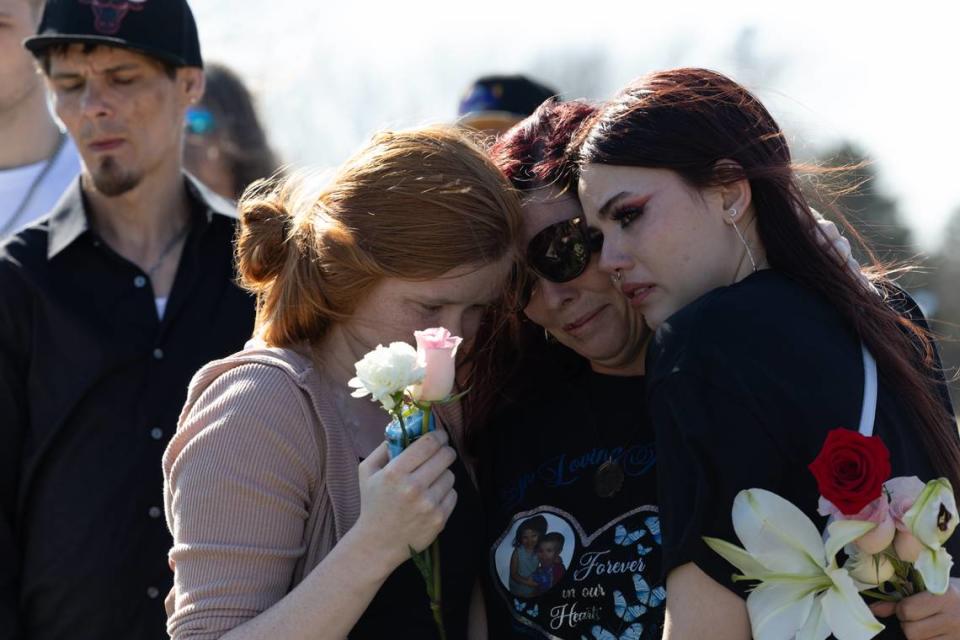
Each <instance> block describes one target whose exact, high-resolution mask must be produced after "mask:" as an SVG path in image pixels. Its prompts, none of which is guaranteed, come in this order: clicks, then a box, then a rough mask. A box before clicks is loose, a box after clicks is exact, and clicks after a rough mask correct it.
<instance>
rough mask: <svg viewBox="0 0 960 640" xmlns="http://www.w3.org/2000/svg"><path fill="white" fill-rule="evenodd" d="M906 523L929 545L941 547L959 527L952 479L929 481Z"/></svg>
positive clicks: (905, 516) (907, 515)
mask: <svg viewBox="0 0 960 640" xmlns="http://www.w3.org/2000/svg"><path fill="white" fill-rule="evenodd" d="M903 522H904V523H905V524H906V525H907V526H909V527H910V532H911V533H912V534H913V535H915V536H916V537H917V538H919V539H920V541H921V542H923V544H925V545H926V546H928V547H931V548H937V547H939V546H940V545H941V544H943V543H944V542H946V541H947V538H949V537H950V536H951V535H953V531H954V529H956V527H957V502H956V498H955V497H954V495H953V487H952V486H951V485H950V481H949V480H947V479H946V478H937V479H936V480H931V481H930V482H928V483H927V484H926V486H925V487H924V488H923V491H921V492H920V496H919V497H918V498H917V501H916V502H914V503H913V506H912V507H910V510H909V511H907V512H906V513H905V514H904V516H903Z"/></svg>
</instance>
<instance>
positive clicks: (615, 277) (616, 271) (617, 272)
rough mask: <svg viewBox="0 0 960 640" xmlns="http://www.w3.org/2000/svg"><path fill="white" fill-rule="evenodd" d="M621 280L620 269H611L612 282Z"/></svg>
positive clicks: (621, 273)
mask: <svg viewBox="0 0 960 640" xmlns="http://www.w3.org/2000/svg"><path fill="white" fill-rule="evenodd" d="M621 280H623V272H622V271H620V269H614V271H613V281H614V282H620V281H621Z"/></svg>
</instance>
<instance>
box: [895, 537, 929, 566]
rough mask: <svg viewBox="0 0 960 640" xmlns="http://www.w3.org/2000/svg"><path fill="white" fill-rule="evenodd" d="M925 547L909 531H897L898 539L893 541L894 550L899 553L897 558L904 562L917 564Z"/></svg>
mask: <svg viewBox="0 0 960 640" xmlns="http://www.w3.org/2000/svg"><path fill="white" fill-rule="evenodd" d="M924 549H925V547H924V546H923V543H922V542H920V541H919V540H918V539H917V537H916V536H915V535H913V534H912V533H910V532H909V531H900V530H898V531H897V537H896V538H894V539H893V550H894V551H896V552H897V557H898V558H900V559H901V560H903V561H904V562H916V561H917V560H919V559H920V552H921V551H923V550H924Z"/></svg>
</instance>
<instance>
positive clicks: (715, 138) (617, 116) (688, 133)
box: [570, 69, 960, 487]
mask: <svg viewBox="0 0 960 640" xmlns="http://www.w3.org/2000/svg"><path fill="white" fill-rule="evenodd" d="M570 156H571V162H573V163H575V164H577V165H579V166H581V167H582V166H583V165H584V164H587V163H600V164H610V165H619V166H633V167H648V168H659V169H669V170H672V171H675V172H676V173H678V174H679V175H680V176H681V177H682V178H683V179H684V180H686V182H687V183H689V184H690V185H692V186H694V187H696V188H700V189H702V188H708V187H716V186H720V185H725V184H731V183H733V182H736V181H739V180H743V179H746V180H748V181H749V183H750V188H751V191H752V197H753V204H754V208H755V210H756V217H757V229H758V232H759V234H760V238H761V240H762V242H763V246H764V248H765V250H766V257H767V260H768V261H769V263H770V265H771V266H772V267H773V268H775V269H777V270H778V271H781V272H783V273H785V274H788V275H789V276H790V277H791V278H792V279H794V280H796V281H798V282H800V283H802V284H803V285H805V286H806V287H808V288H810V289H812V290H815V291H818V292H819V293H820V294H822V295H823V296H825V297H826V298H827V299H828V300H829V301H830V302H831V303H832V304H833V306H834V307H835V308H836V309H837V310H838V311H839V312H840V314H841V315H842V316H843V318H844V319H845V320H846V321H847V323H848V324H849V325H850V326H852V327H854V328H855V329H856V331H857V332H858V333H859V335H860V337H861V339H862V340H863V341H864V342H865V343H866V345H867V346H868V348H869V349H870V351H871V352H872V353H873V355H874V357H875V358H876V360H877V363H878V365H879V369H880V371H881V375H882V377H883V379H884V382H885V383H886V384H887V386H888V388H889V389H891V390H893V391H894V392H895V393H897V395H899V396H900V397H901V398H903V399H904V400H905V404H906V406H907V407H908V410H909V411H910V412H912V414H913V415H912V418H913V419H914V420H913V421H914V422H915V424H916V425H917V431H918V432H919V433H920V436H921V439H922V442H923V444H924V448H925V449H926V451H927V453H928V455H929V456H930V458H931V460H932V461H933V463H934V465H935V466H936V468H937V470H938V471H939V472H940V473H942V474H943V475H945V476H947V477H948V478H949V479H950V480H951V482H952V483H953V486H954V487H960V441H958V438H957V427H956V423H955V421H954V417H953V416H951V415H948V414H947V412H946V410H945V409H944V404H943V398H942V396H941V395H940V393H939V392H938V389H937V384H936V380H937V375H938V373H939V372H938V371H937V364H936V363H937V358H936V351H935V346H934V343H933V339H932V337H931V336H930V335H929V333H928V332H927V331H926V330H924V329H923V328H922V327H919V326H917V325H916V324H914V323H913V322H912V321H911V320H910V319H908V318H906V317H904V316H902V315H900V314H899V313H897V312H896V311H894V309H893V308H891V306H890V305H889V304H887V302H886V301H885V300H884V299H882V298H881V297H880V296H878V295H876V294H875V293H873V292H870V291H867V289H866V288H865V287H864V286H863V285H862V284H861V283H860V282H859V281H858V280H857V279H856V277H855V276H854V274H852V273H851V272H850V271H848V270H847V269H846V267H845V266H843V265H841V264H840V261H838V260H836V259H835V258H834V257H833V256H831V255H829V254H827V253H826V252H825V251H823V250H821V249H820V248H819V247H818V245H817V234H818V233H820V231H819V230H818V225H817V224H816V222H815V220H814V217H813V214H812V212H811V210H810V207H809V205H808V204H807V202H806V200H805V198H804V197H803V195H802V194H801V191H800V187H799V185H798V182H797V178H796V172H795V171H794V165H793V164H792V160H791V157H790V149H789V147H788V145H787V141H786V138H785V137H784V135H783V132H782V131H781V130H780V127H779V126H778V125H777V123H776V121H775V120H774V119H773V117H772V116H771V115H770V113H769V112H768V111H767V110H766V108H765V107H764V106H763V105H762V104H761V103H760V101H759V100H757V98H756V97H754V96H753V95H752V94H751V93H750V92H748V91H747V90H746V89H744V88H743V87H742V86H740V85H739V84H737V83H736V82H734V81H733V80H730V79H729V78H727V77H725V76H723V75H721V74H719V73H715V72H712V71H707V70H704V69H675V70H671V71H661V72H657V73H653V74H651V75H648V76H646V77H644V78H641V79H640V80H638V81H637V82H635V83H634V84H632V85H630V86H628V87H627V88H626V89H624V90H623V91H622V92H621V93H620V94H619V95H617V96H616V97H615V98H614V99H613V100H611V101H610V102H609V103H607V104H605V105H604V106H603V107H602V108H601V109H599V110H598V111H597V113H596V114H595V115H594V116H592V117H591V119H590V120H589V121H588V122H587V123H585V125H584V126H583V128H582V129H581V131H580V133H579V134H578V135H577V136H576V140H574V141H573V143H572V144H571V147H570ZM725 159H728V160H733V161H734V162H732V163H718V161H720V160H725ZM798 212H800V213H801V214H802V215H798ZM875 267H877V272H878V273H880V272H881V271H882V270H881V269H880V268H879V265H875Z"/></svg>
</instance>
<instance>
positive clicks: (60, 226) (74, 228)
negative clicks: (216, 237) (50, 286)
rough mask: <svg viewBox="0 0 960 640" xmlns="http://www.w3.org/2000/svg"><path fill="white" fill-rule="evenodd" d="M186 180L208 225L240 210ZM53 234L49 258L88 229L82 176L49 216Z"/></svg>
mask: <svg viewBox="0 0 960 640" xmlns="http://www.w3.org/2000/svg"><path fill="white" fill-rule="evenodd" d="M183 176H184V182H185V183H186V187H187V197H188V198H189V200H190V205H191V208H192V209H193V210H194V211H199V212H202V216H201V217H200V220H199V221H200V222H201V223H202V224H203V225H204V226H206V225H207V224H209V223H210V222H211V221H212V220H213V216H214V214H219V215H223V216H227V217H229V218H236V217H237V213H236V209H235V208H234V206H233V204H232V203H230V202H229V201H228V200H226V199H224V198H222V197H220V196H219V195H217V194H216V193H214V192H213V191H211V190H210V189H208V188H207V187H205V186H204V185H202V184H201V183H200V181H199V180H197V179H196V178H194V177H193V176H192V175H190V174H189V173H186V172H184V174H183ZM49 224H50V231H49V233H50V235H49V238H50V240H49V242H48V244H47V259H48V260H49V259H52V258H53V257H54V256H56V255H57V254H58V253H60V252H61V251H63V250H64V249H66V248H67V247H69V246H70V245H71V244H73V242H74V241H75V240H76V239H77V238H79V237H80V236H81V235H83V234H84V233H86V232H87V231H89V229H90V225H89V222H88V220H87V210H86V202H85V198H84V197H83V190H82V189H81V188H80V178H79V177H77V178H76V179H75V180H74V181H73V182H72V183H71V185H70V187H69V188H68V189H67V190H66V191H65V192H64V194H63V195H62V196H61V197H60V200H59V201H58V202H57V204H56V205H55V206H54V208H53V210H52V213H51V216H50V223H49Z"/></svg>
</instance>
